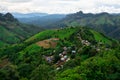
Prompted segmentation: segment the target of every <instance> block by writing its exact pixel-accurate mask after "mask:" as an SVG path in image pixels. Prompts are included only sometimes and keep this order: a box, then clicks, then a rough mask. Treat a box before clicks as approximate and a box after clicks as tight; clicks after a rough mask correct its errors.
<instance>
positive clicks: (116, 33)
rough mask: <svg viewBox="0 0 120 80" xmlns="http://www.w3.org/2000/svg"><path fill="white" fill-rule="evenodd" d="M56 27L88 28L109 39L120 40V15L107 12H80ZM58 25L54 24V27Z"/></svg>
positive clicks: (68, 16)
mask: <svg viewBox="0 0 120 80" xmlns="http://www.w3.org/2000/svg"><path fill="white" fill-rule="evenodd" d="M56 25H57V26H59V27H66V26H86V27H90V28H93V29H94V30H96V31H99V32H102V33H103V34H105V35H107V36H109V37H112V38H116V39H120V14H109V13H106V12H103V13H98V14H92V13H83V12H82V11H80V12H77V13H74V14H69V15H67V16H66V18H64V19H63V20H61V21H60V22H58V23H56ZM56 25H55V24H53V26H56Z"/></svg>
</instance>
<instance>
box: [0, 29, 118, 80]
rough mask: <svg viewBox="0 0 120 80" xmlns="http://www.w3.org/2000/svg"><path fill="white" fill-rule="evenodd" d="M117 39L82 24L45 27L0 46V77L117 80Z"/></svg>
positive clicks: (52, 79)
mask: <svg viewBox="0 0 120 80" xmlns="http://www.w3.org/2000/svg"><path fill="white" fill-rule="evenodd" d="M119 52H120V46H119V42H118V41H116V40H113V39H111V38H108V37H106V36H104V35H103V34H102V33H99V32H96V31H94V30H92V29H89V28H84V27H67V28H62V29H56V30H45V31H42V32H40V33H38V34H36V35H34V36H33V37H31V38H29V39H27V40H26V41H24V42H23V43H21V44H16V45H13V46H10V47H8V48H2V49H0V79H1V80H96V79H97V80H119V79H120V78H119V75H120V63H119V62H120V53H119Z"/></svg>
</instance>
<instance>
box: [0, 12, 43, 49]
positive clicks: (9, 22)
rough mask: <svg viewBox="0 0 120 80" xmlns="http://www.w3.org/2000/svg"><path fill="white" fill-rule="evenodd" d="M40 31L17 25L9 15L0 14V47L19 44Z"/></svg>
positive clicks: (15, 20)
mask: <svg viewBox="0 0 120 80" xmlns="http://www.w3.org/2000/svg"><path fill="white" fill-rule="evenodd" d="M41 30H42V29H41V28H39V27H36V26H33V25H26V24H22V23H19V21H18V20H17V19H15V18H14V17H13V16H12V15H11V14H10V13H7V14H5V15H3V14H0V47H5V46H6V44H7V45H10V44H15V43H19V42H21V41H23V40H25V39H26V38H29V37H30V36H32V35H33V34H35V33H37V32H39V31H41Z"/></svg>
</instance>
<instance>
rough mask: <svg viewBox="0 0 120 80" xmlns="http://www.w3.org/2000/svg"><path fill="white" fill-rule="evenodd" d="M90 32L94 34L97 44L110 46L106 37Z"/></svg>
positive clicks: (109, 41)
mask: <svg viewBox="0 0 120 80" xmlns="http://www.w3.org/2000/svg"><path fill="white" fill-rule="evenodd" d="M91 32H92V33H93V34H94V37H95V40H96V41H98V42H99V41H101V42H102V43H105V44H112V42H111V40H110V39H109V38H108V37H105V36H103V35H102V34H100V33H98V32H96V31H94V30H91Z"/></svg>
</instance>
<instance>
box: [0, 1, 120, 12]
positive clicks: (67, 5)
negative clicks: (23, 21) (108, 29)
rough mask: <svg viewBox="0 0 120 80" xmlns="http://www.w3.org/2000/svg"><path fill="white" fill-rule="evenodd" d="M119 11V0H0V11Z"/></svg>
mask: <svg viewBox="0 0 120 80" xmlns="http://www.w3.org/2000/svg"><path fill="white" fill-rule="evenodd" d="M80 10H81V11H83V12H85V13H88V12H92V13H99V12H109V13H120V0H0V12H21V13H31V12H44V13H74V12H77V11H80Z"/></svg>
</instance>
